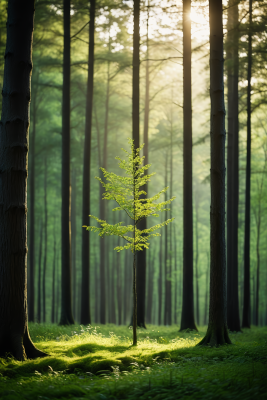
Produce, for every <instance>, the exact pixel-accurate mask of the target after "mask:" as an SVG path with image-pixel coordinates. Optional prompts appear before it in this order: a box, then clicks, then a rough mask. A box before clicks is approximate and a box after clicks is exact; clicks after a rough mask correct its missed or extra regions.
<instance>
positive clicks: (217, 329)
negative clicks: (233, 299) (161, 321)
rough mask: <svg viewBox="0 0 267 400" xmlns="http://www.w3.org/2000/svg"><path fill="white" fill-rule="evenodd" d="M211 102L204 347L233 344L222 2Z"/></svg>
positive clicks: (214, 30)
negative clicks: (229, 299)
mask: <svg viewBox="0 0 267 400" xmlns="http://www.w3.org/2000/svg"><path fill="white" fill-rule="evenodd" d="M209 15H210V98H211V129H210V137H211V150H210V155H211V170H210V172H211V176H210V178H211V182H210V183H211V185H210V186H211V206H210V258H211V260H210V308H209V325H208V330H207V333H206V335H205V337H204V338H203V340H201V342H200V343H199V344H201V345H207V344H209V345H210V346H218V345H222V344H226V343H228V344H230V343H231V341H230V338H229V335H228V330H227V320H226V318H227V312H226V254H225V108H224V82H223V24H222V0H216V1H215V0H210V1H209Z"/></svg>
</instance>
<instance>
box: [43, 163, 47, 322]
mask: <svg viewBox="0 0 267 400" xmlns="http://www.w3.org/2000/svg"><path fill="white" fill-rule="evenodd" d="M46 266H47V159H46V157H45V161H44V264H43V279H42V284H43V322H45V321H46V286H45V284H46Z"/></svg>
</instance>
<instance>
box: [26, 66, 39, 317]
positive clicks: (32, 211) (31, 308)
mask: <svg viewBox="0 0 267 400" xmlns="http://www.w3.org/2000/svg"><path fill="white" fill-rule="evenodd" d="M38 81H39V71H38V70H37V79H36V85H35V92H34V96H33V103H32V124H33V127H32V132H31V135H30V148H31V151H30V155H31V164H30V166H31V169H30V176H29V180H30V196H29V197H30V210H29V211H30V243H29V264H30V265H29V286H28V291H29V300H28V304H29V321H30V322H33V321H34V303H35V295H34V277H35V233H34V227H35V134H36V118H37V93H38Z"/></svg>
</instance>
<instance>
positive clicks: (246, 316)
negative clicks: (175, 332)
mask: <svg viewBox="0 0 267 400" xmlns="http://www.w3.org/2000/svg"><path fill="white" fill-rule="evenodd" d="M251 30H252V0H249V33H248V71H247V72H248V75H247V78H248V87H247V165H246V197H245V238H244V301H243V319H242V328H250V175H251V67H252V32H251Z"/></svg>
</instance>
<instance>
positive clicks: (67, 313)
mask: <svg viewBox="0 0 267 400" xmlns="http://www.w3.org/2000/svg"><path fill="white" fill-rule="evenodd" d="M63 18H64V50H63V98H62V183H61V191H62V211H61V271H62V272H61V318H60V325H70V324H74V319H73V315H72V296H71V292H72V291H71V289H72V288H71V224H70V212H71V187H70V0H64V1H63Z"/></svg>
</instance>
